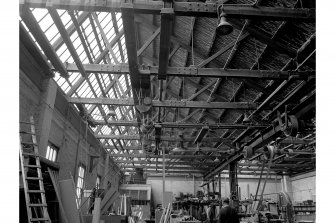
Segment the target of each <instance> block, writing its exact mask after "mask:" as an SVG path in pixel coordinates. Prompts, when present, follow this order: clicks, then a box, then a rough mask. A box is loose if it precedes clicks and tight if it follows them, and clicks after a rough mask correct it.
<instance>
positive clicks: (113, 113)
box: [107, 109, 116, 117]
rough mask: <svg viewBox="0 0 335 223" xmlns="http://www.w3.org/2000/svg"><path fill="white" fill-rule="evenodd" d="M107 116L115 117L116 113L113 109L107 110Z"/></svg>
mask: <svg viewBox="0 0 335 223" xmlns="http://www.w3.org/2000/svg"><path fill="white" fill-rule="evenodd" d="M107 116H109V117H110V116H113V117H115V116H116V112H115V110H114V109H109V111H108V112H107Z"/></svg>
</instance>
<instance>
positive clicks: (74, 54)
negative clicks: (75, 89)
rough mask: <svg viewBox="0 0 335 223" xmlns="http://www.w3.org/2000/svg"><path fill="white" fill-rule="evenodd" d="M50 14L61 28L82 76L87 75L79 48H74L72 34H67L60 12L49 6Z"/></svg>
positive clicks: (60, 31) (61, 33)
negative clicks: (78, 51)
mask: <svg viewBox="0 0 335 223" xmlns="http://www.w3.org/2000/svg"><path fill="white" fill-rule="evenodd" d="M48 11H49V14H50V16H51V18H52V20H53V21H54V23H55V25H56V27H57V29H58V30H59V33H60V35H61V36H62V38H63V40H64V42H65V44H66V46H67V48H68V50H69V52H70V54H71V56H72V58H73V60H74V62H75V63H76V65H77V67H78V70H79V72H80V73H81V76H83V77H86V71H85V68H84V67H83V65H82V63H81V61H80V58H79V55H78V54H77V50H76V49H75V48H74V46H73V43H72V41H71V39H70V36H69V35H68V34H67V32H66V29H65V26H64V24H63V22H62V20H61V18H60V16H59V15H58V12H57V10H56V9H53V8H49V9H48Z"/></svg>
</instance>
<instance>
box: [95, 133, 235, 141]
mask: <svg viewBox="0 0 335 223" xmlns="http://www.w3.org/2000/svg"><path fill="white" fill-rule="evenodd" d="M95 137H96V138H97V139H125V140H140V136H139V135H100V134H95ZM148 140H150V141H154V140H155V137H154V136H149V138H148ZM194 140H195V137H186V136H184V137H182V138H180V137H175V136H161V141H170V142H171V141H172V142H194ZM202 142H225V143H231V139H226V138H218V137H206V138H203V139H202Z"/></svg>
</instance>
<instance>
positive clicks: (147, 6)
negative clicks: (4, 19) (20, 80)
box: [20, 0, 315, 21]
mask: <svg viewBox="0 0 335 223" xmlns="http://www.w3.org/2000/svg"><path fill="white" fill-rule="evenodd" d="M123 2H124V1H123V0H113V1H111V0H107V1H99V0H91V1H68V0H51V1H46V0H25V1H23V2H20V4H21V5H22V4H25V5H27V6H29V7H32V8H46V5H48V6H50V5H51V6H52V7H54V8H57V9H66V10H67V9H69V8H70V9H73V10H79V11H103V12H111V11H112V12H114V11H117V12H119V11H122V9H121V8H122V5H123V4H124V3H123ZM133 5H134V7H133V8H134V13H139V14H157V15H158V14H159V13H160V12H161V9H162V8H164V2H163V1H145V0H137V1H136V2H134V3H133ZM217 6H218V4H217V3H207V2H206V3H202V2H174V4H173V7H174V10H175V14H176V15H177V16H195V17H212V18H217ZM223 9H224V12H225V13H226V15H227V17H230V18H239V19H262V20H291V21H298V20H303V21H315V9H307V8H306V9H292V8H279V7H262V6H259V7H253V6H249V5H248V6H247V5H245V6H241V5H224V7H223Z"/></svg>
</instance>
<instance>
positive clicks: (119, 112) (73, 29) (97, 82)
mask: <svg viewBox="0 0 335 223" xmlns="http://www.w3.org/2000/svg"><path fill="white" fill-rule="evenodd" d="M31 11H32V14H33V16H34V17H35V19H36V21H37V23H38V25H39V27H40V28H41V30H42V32H43V33H44V34H45V37H46V39H47V40H48V41H49V43H50V44H51V46H52V47H53V49H54V51H55V53H56V55H57V56H58V57H59V59H60V60H61V62H62V63H64V64H65V66H66V63H75V60H74V58H76V57H75V56H76V55H71V52H70V50H69V49H68V46H67V45H66V43H65V42H64V40H63V38H62V36H61V34H60V32H59V30H58V28H57V26H56V25H55V23H54V21H53V18H52V17H51V15H50V14H49V10H48V9H31ZM56 11H57V14H58V16H59V17H60V19H61V21H62V25H63V26H64V27H65V29H66V31H67V34H68V35H69V37H70V40H71V43H70V44H72V45H73V47H74V49H75V50H76V54H77V55H78V57H79V60H80V62H81V63H82V64H87V63H96V64H106V63H111V64H117V63H127V61H128V60H127V58H128V57H127V51H126V46H125V38H124V35H122V36H121V37H119V39H118V41H115V38H116V37H117V35H118V33H119V32H120V31H121V30H122V29H123V22H122V16H121V13H113V14H112V13H107V12H98V13H94V12H92V13H90V12H81V11H73V12H71V11H68V10H56ZM74 18H75V19H76V20H77V23H78V24H79V27H77V26H76V25H75V24H74V23H73V21H74V20H73V19H74ZM20 22H21V23H22V25H23V26H24V28H26V30H27V31H28V32H29V34H30V35H31V37H32V39H33V40H34V41H35V43H36V45H37V47H38V48H39V50H40V51H41V52H42V53H43V54H44V52H43V50H42V48H41V47H40V45H39V43H38V42H37V41H36V40H35V38H34V36H33V35H32V34H31V33H30V31H29V29H28V27H27V26H26V25H25V24H24V22H22V21H21V19H20ZM111 42H115V44H114V45H111V46H110V47H107V46H108V44H110V43H111ZM109 49H111V50H112V52H108V53H107V54H106V50H109ZM103 52H105V56H104V57H101V56H100V55H101V54H102V53H103ZM97 58H99V60H97ZM68 74H69V77H68V78H67V79H65V78H63V77H61V76H60V74H59V73H58V72H57V71H55V77H54V80H55V81H56V82H57V84H58V85H59V87H60V88H61V89H62V90H63V91H64V93H65V94H66V95H67V96H69V97H88V98H95V97H105V96H106V97H109V98H128V97H132V92H131V91H130V89H129V88H130V86H129V83H130V78H129V75H117V74H90V73H87V72H86V73H85V74H82V73H80V72H68ZM85 76H86V77H85ZM75 107H76V106H75ZM76 108H77V107H76ZM84 108H86V110H87V113H88V114H90V115H91V117H92V118H93V119H94V120H96V121H104V120H105V119H106V118H107V120H109V121H117V120H121V119H122V120H132V119H133V117H134V110H133V109H134V108H133V106H123V107H115V108H112V106H107V105H88V104H87V105H84ZM111 108H112V109H114V110H115V112H116V117H115V118H110V117H106V114H107V113H108V111H109V109H111ZM77 109H78V108H77ZM101 109H102V110H103V111H104V113H105V114H101V112H100V111H101ZM115 119H116V120H115ZM92 130H93V131H94V132H95V134H100V135H109V134H112V135H127V134H131V135H132V134H136V133H137V129H136V128H135V127H124V126H123V127H116V126H114V127H109V126H107V125H104V126H101V125H98V126H97V127H94V128H92ZM100 141H101V142H102V143H103V144H105V145H113V142H112V140H111V139H100ZM114 142H115V143H116V145H118V146H119V143H121V145H122V146H129V145H134V144H137V142H135V141H133V140H132V141H130V140H126V141H125V140H121V141H117V140H115V141H114ZM118 149H119V148H118ZM110 151H111V152H112V151H113V152H118V151H117V150H116V149H113V150H110Z"/></svg>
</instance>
